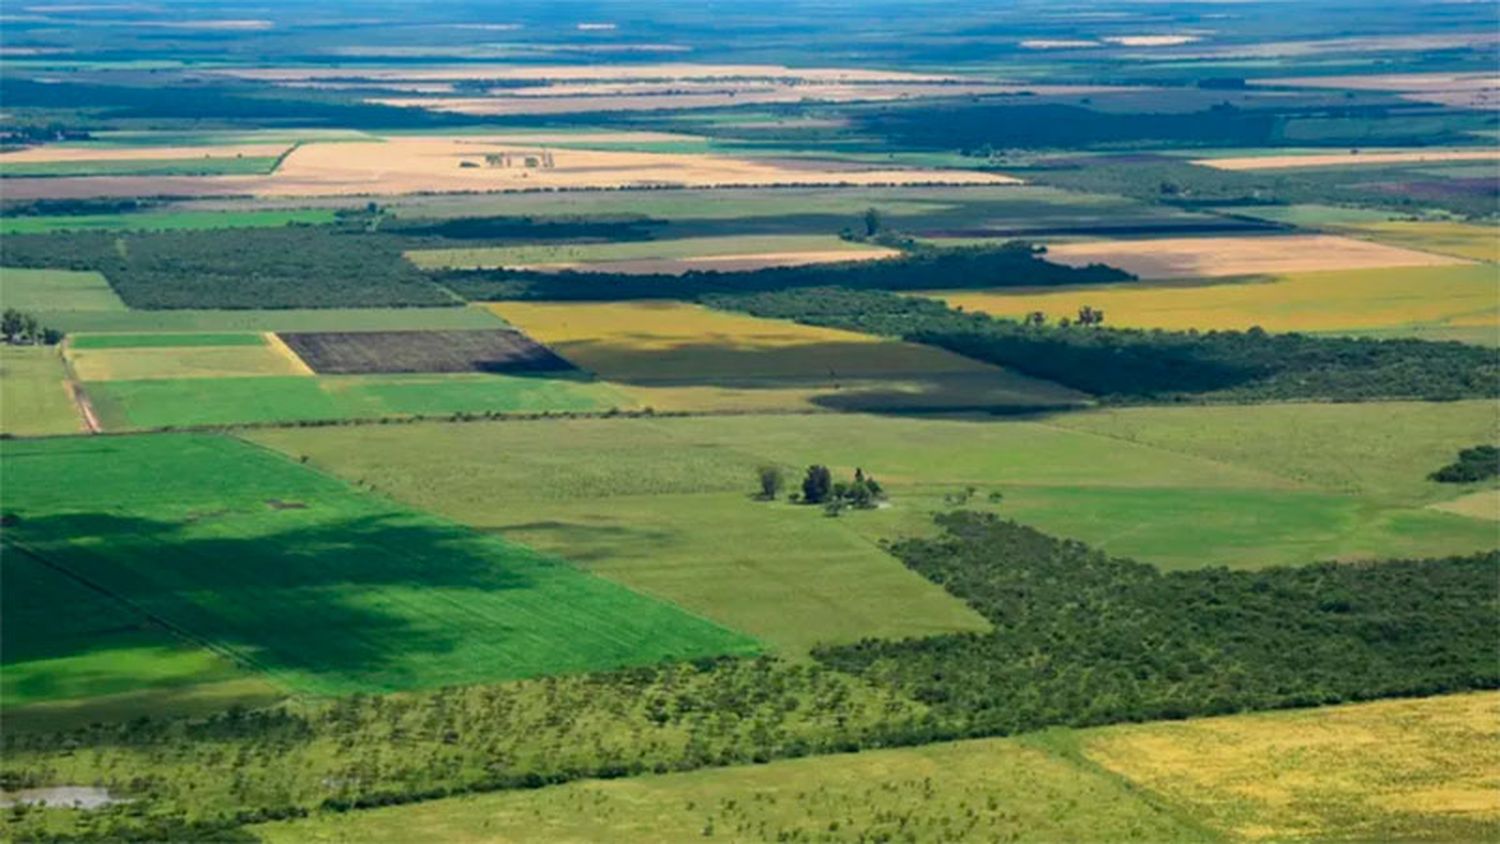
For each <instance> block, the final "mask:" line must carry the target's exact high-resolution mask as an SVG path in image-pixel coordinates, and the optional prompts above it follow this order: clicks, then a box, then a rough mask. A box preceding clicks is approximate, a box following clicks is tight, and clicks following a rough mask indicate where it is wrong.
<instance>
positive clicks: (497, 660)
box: [0, 435, 756, 694]
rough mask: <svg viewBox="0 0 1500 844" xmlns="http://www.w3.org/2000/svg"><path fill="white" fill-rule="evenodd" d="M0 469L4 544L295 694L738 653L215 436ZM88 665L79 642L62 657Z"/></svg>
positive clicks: (568, 570)
mask: <svg viewBox="0 0 1500 844" xmlns="http://www.w3.org/2000/svg"><path fill="white" fill-rule="evenodd" d="M0 470H3V473H4V474H3V480H4V483H5V486H6V489H7V498H6V510H7V513H9V514H10V515H11V516H12V517H13V518H14V519H15V523H14V524H13V525H11V526H9V527H7V541H8V542H13V543H15V544H16V545H18V546H20V547H22V548H25V549H26V550H27V551H28V552H29V553H31V554H34V555H35V556H37V557H39V558H41V559H43V560H45V561H46V562H48V563H50V564H52V565H54V566H57V567H59V568H62V569H65V570H67V571H68V572H71V573H74V574H76V575H77V576H79V577H81V578H86V579H88V580H89V581H90V582H92V583H94V584H96V585H97V586H98V587H99V588H101V589H103V590H105V591H106V592H108V593H110V594H111V595H114V596H116V597H118V598H119V599H121V600H125V601H128V602H129V603H131V604H132V605H133V606H134V607H136V608H138V609H139V610H141V611H142V612H145V613H148V614H150V615H152V616H153V617H156V618H160V619H163V620H165V622H166V623H168V624H171V625H173V626H174V627H175V628H177V629H179V630H183V631H186V632H187V633H188V634H189V635H191V636H193V637H194V638H196V639H198V640H200V641H204V642H208V643H212V645H213V646H214V647H215V648H216V649H218V650H219V651H220V652H223V653H229V654H232V655H233V657H234V658H235V660H236V661H237V662H239V663H240V664H242V665H247V666H251V667H254V668H255V669H257V670H259V671H261V672H263V673H264V674H265V676H267V677H269V678H271V679H273V680H274V681H275V682H276V683H277V684H278V685H281V686H284V687H286V688H289V689H292V690H295V691H298V692H303V693H312V694H348V693H351V692H357V691H392V690H398V689H405V688H421V687H432V686H439V685H446V684H454V683H465V682H480V681H494V680H501V679H509V678H516V677H525V676H533V675H539V674H548V673H557V672H572V671H586V670H594V669H600V668H608V667H612V666H619V665H629V664H645V663H653V662H657V661H660V660H664V659H669V658H690V657H695V656H704V655H709V654H716V653H726V652H737V653H744V652H749V651H752V650H754V649H755V647H756V646H755V644H754V643H753V642H752V641H751V640H749V639H748V638H746V637H744V636H742V635H739V634H736V633H733V632H730V631H728V630H726V629H724V628H721V627H717V626H714V625H712V624H709V623H708V622H705V621H703V620H701V619H699V618H696V617H693V616H690V615H687V614H685V613H683V612H682V611H681V610H679V609H677V608H675V607H672V606H670V605H668V604H664V603H661V602H658V601H653V600H651V599H648V598H645V597H643V596H641V595H638V594H636V593H633V592H630V591H627V590H625V589H622V588H620V587H619V586H616V585H614V584H611V583H609V582H608V581H605V580H602V579H599V578H595V577H592V576H589V575H587V574H584V573H581V572H579V571H578V570H576V569H574V568H572V567H571V566H568V565H565V564H562V563H560V562H557V561H554V560H551V559H548V558H545V557H542V556H541V555H538V554H536V553H535V552H532V551H530V550H528V549H526V548H523V547H521V546H518V545H513V544H510V543H507V542H504V541H501V540H499V539H496V538H489V537H484V536H481V535H478V534H475V533H473V532H471V531H469V530H467V529H464V528H460V527H458V526H456V525H453V524H452V523H449V522H445V521H441V520H438V519H434V518H432V517H429V516H425V515H422V514H419V513H416V512H414V511H410V510H405V509H402V508H400V507H397V506H394V505H392V504H390V503H389V502H387V501H385V500H384V499H381V498H379V497H376V496H373V495H369V494H365V493H361V492H358V491H356V490H355V489H354V488H352V487H350V486H348V485H345V484H343V483H341V482H339V481H336V480H333V479H331V478H328V477H326V476H324V475H321V474H319V473H317V472H314V471H310V470H308V469H306V468H303V467H301V466H298V465H297V464H295V463H294V462H292V461H290V460H287V459H285V458H283V457H280V456H278V455H275V454H273V453H272V452H269V451H265V450H262V449H258V448H255V447H253V446H250V445H247V444H245V443H242V442H238V441H235V440H232V439H228V438H224V437H216V436H193V435H178V436H150V437H110V438H88V439H83V438H78V439H55V440H46V441H33V442H17V443H11V444H9V445H7V446H6V447H5V450H4V453H3V461H0ZM52 612H54V613H58V614H61V615H68V613H67V611H66V610H65V609H64V608H53V609H52ZM46 629H47V628H46V627H45V626H41V627H40V629H39V630H38V631H37V633H34V634H33V635H40V634H43V633H45V631H46ZM91 648H92V645H91V643H90V642H89V641H84V642H81V643H80V644H79V646H78V647H76V648H73V649H70V650H69V651H68V653H67V654H66V655H68V656H77V657H80V658H82V657H85V656H88V655H90V654H93V653H96V651H94V650H92V649H91ZM10 653H11V650H10V647H9V644H8V643H7V658H9V654H10ZM22 653H23V654H24V653H25V652H24V650H23V651H22ZM60 655H62V654H60ZM84 661H85V662H88V660H84ZM48 676H58V675H57V674H56V673H53V674H49V675H48ZM215 679H217V678H215ZM57 681H58V682H60V683H61V682H66V681H67V678H66V677H65V676H58V680H57Z"/></svg>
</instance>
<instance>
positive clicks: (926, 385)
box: [490, 302, 1080, 410]
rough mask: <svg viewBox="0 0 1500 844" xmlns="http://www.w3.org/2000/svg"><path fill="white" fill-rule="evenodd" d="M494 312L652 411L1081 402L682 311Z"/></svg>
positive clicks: (846, 338) (1007, 377)
mask: <svg viewBox="0 0 1500 844" xmlns="http://www.w3.org/2000/svg"><path fill="white" fill-rule="evenodd" d="M490 307H491V308H493V309H494V310H495V312H496V313H498V314H499V315H501V316H502V317H504V318H505V319H507V320H508V321H510V322H511V323H513V324H514V325H516V326H518V327H520V328H522V329H523V330H525V331H526V332H527V333H528V334H530V335H531V336H533V337H535V338H536V339H537V340H539V341H541V342H542V343H545V344H546V345H547V346H549V347H550V348H552V349H553V350H554V351H556V352H557V353H558V354H560V355H562V356H563V357H564V358H567V359H568V360H569V361H571V362H573V363H574V364H577V365H578V366H580V367H582V368H584V369H587V370H590V371H592V372H594V373H596V374H598V375H599V376H600V377H602V378H604V379H606V380H608V381H613V382H617V383H619V384H621V385H622V387H623V389H626V390H627V391H628V392H631V393H632V394H633V395H635V396H636V397H637V400H638V401H639V402H640V403H641V404H643V405H649V406H652V407H659V408H667V409H699V410H702V409H709V410H723V409H736V410H738V409H769V408H772V407H780V408H808V407H816V408H835V409H858V408H865V407H913V408H933V407H950V408H951V407H964V408H969V407H976V406H978V407H991V406H1015V405H1057V404H1069V403H1073V402H1077V401H1079V400H1080V395H1079V394H1077V393H1075V392H1073V391H1071V390H1068V389H1065V388H1062V387H1059V386H1057V385H1055V384H1050V383H1047V382H1045V381H1038V380H1036V379H1032V378H1027V377H1025V376H1021V375H1018V374H1015V373H1011V372H1007V371H1006V370H1003V369H1000V368H998V367H993V366H989V365H987V364H982V363H978V362H976V361H973V360H970V359H968V358H965V357H962V356H960V355H956V354H953V353H951V352H946V351H943V350H940V349H935V348H932V347H928V346H920V345H916V344H911V343H902V342H897V341H892V340H885V339H881V338H878V337H874V336H871V335H867V334H859V333H855V332H850V331H839V330H837V329H829V328H816V327H812V326H806V325H799V324H796V323H792V322H783V321H779V320H768V319H760V318H758V317H752V316H747V315H744V314H734V313H729V312H726V311H717V310H712V309H709V308H704V307H701V306H698V305H690V304H685V303H681V302H619V303H604V304H598V303H586V302H577V303H575V302H569V303H531V302H504V303H495V304H492V305H491V306H490Z"/></svg>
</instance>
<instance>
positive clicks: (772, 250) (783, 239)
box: [406, 235, 892, 270]
mask: <svg viewBox="0 0 1500 844" xmlns="http://www.w3.org/2000/svg"><path fill="white" fill-rule="evenodd" d="M799 253H820V254H821V253H829V254H830V257H831V256H832V254H834V253H836V254H838V255H847V256H848V259H849V260H854V259H857V258H860V257H862V256H865V255H875V256H879V255H886V254H892V253H891V251H890V250H888V249H883V248H880V247H872V246H869V245H867V244H863V243H851V242H849V241H846V240H843V239H841V238H839V237H836V236H834V235H737V236H736V235H729V236H723V237H690V238H680V239H673V240H645V241H628V242H622V243H567V244H552V245H548V244H541V245H528V246H494V247H482V248H477V249H419V250H414V251H412V252H408V253H406V256H407V257H408V258H410V259H411V261H412V263H414V264H416V265H417V266H419V267H422V268H423V269H437V268H454V269H484V268H493V267H548V266H561V267H576V268H578V269H583V270H586V269H588V268H589V267H590V266H591V265H597V264H604V265H610V264H613V263H616V262H622V261H673V260H684V259H692V258H723V257H726V256H737V257H746V258H750V257H754V256H775V255H784V254H799Z"/></svg>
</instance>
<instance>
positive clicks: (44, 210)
mask: <svg viewBox="0 0 1500 844" xmlns="http://www.w3.org/2000/svg"><path fill="white" fill-rule="evenodd" d="M151 204H152V203H150V202H147V201H144V200H140V199H11V200H4V201H0V215H3V216H6V217H82V216H85V215H92V214H130V213H133V212H135V211H141V210H143V209H145V208H149V207H150V206H151Z"/></svg>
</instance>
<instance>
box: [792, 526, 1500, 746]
mask: <svg viewBox="0 0 1500 844" xmlns="http://www.w3.org/2000/svg"><path fill="white" fill-rule="evenodd" d="M938 523H939V525H940V526H941V527H942V528H943V534H942V535H941V536H939V537H936V538H922V539H908V540H904V541H901V542H898V543H895V544H894V545H892V546H890V550H891V551H892V552H893V553H894V554H896V556H898V557H899V558H901V560H902V561H903V562H904V563H905V564H906V565H907V566H908V567H910V568H912V569H913V570H914V571H916V572H918V573H920V574H922V575H923V576H924V577H926V578H928V579H929V580H932V581H934V582H936V583H940V584H942V585H943V587H944V588H946V589H947V590H948V591H949V592H951V593H953V594H954V595H956V596H958V597H960V598H962V599H964V600H965V601H967V602H968V604H969V605H970V606H972V607H973V608H974V609H975V610H977V611H978V612H980V613H981V614H983V615H984V616H985V618H987V619H988V620H989V621H990V622H991V623H992V624H993V625H994V629H993V631H992V632H988V633H973V634H954V635H946V636H934V637H929V638H925V639H910V640H905V641H899V642H893V641H873V640H871V641H865V642H862V643H858V644H855V645H849V646H840V647H829V648H823V649H821V650H819V651H817V652H816V654H815V656H816V657H817V658H818V660H819V661H820V662H822V663H823V664H825V665H828V666H831V667H835V668H838V669H841V670H844V671H849V672H852V673H855V674H859V675H860V676H863V677H865V678H867V679H869V680H870V681H872V682H873V683H875V684H877V685H879V686H881V687H894V688H897V689H900V690H902V691H904V692H906V693H907V694H910V695H911V696H912V697H914V698H915V699H917V700H919V701H922V702H923V703H926V704H928V705H929V706H931V707H933V708H934V710H935V712H936V713H937V714H938V716H939V718H940V719H942V720H945V721H949V722H955V723H960V724H962V725H963V728H962V729H963V731H964V732H966V733H969V734H999V733H1012V732H1017V731H1022V730H1032V729H1037V728H1040V727H1043V726H1047V725H1052V724H1070V725H1079V726H1081V725H1092V724H1105V723H1111V722H1118V721H1136V720H1148V719H1161V718H1182V717H1187V716H1193V715H1211V714H1223V713H1230V712H1236V711H1240V710H1246V709H1270V708H1279V707H1287V706H1307V705H1314V704H1324V703H1336V702H1342V701H1354V700H1366V699H1371V698H1378V697H1384V696H1393V695H1416V694H1438V693H1443V692H1452V691H1459V690H1465V689H1475V688H1494V687H1496V686H1497V685H1500V664H1497V663H1496V661H1495V660H1494V619H1495V613H1496V611H1497V609H1500V601H1497V597H1500V596H1497V592H1496V589H1495V582H1496V578H1497V577H1500V551H1497V552H1491V553H1485V554H1476V555H1473V556H1466V557H1450V558H1445V559H1434V560H1405V561H1389V562H1372V563H1325V564H1314V565H1308V566H1302V567H1287V568H1270V569H1265V570H1262V571H1231V570H1228V569H1224V568H1205V569H1199V570H1193V571H1179V572H1171V573H1162V572H1161V571H1159V570H1157V569H1156V568H1154V567H1153V566H1149V565H1146V564H1143V563H1138V562H1134V561H1131V560H1126V559H1119V558H1115V557H1110V556H1108V555H1106V554H1103V553H1101V552H1099V551H1096V550H1093V549H1091V548H1089V547H1087V546H1085V545H1083V544H1082V543H1078V542H1072V541H1067V540H1059V539H1055V538H1053V537H1050V536H1047V535H1045V534H1042V533H1039V532H1037V531H1035V530H1032V529H1031V528H1027V527H1024V526H1021V525H1018V524H1015V523H1014V522H1008V521H1003V520H1001V519H998V518H997V517H995V516H993V515H988V514H978V513H965V512H958V513H952V514H948V515H945V516H940V517H938Z"/></svg>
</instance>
